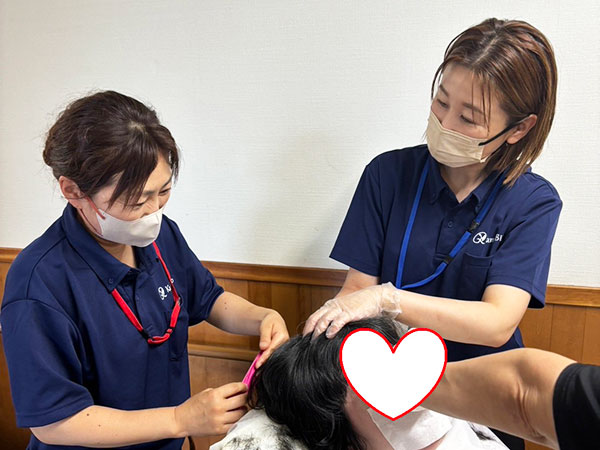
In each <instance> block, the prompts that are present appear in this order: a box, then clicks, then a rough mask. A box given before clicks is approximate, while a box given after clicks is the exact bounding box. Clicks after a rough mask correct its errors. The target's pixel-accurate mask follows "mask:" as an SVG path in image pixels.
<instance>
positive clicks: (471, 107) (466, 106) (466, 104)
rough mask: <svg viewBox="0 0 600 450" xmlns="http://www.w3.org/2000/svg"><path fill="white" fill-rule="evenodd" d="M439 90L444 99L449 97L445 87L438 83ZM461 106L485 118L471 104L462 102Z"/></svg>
mask: <svg viewBox="0 0 600 450" xmlns="http://www.w3.org/2000/svg"><path fill="white" fill-rule="evenodd" d="M439 88H440V91H442V92H443V94H444V95H445V96H446V97H450V95H449V94H448V91H447V90H446V88H445V87H444V86H443V85H442V84H441V83H440V86H439ZM462 105H463V106H464V107H465V108H468V109H470V110H472V111H473V112H476V113H478V114H481V115H482V116H484V117H485V114H484V113H483V111H482V110H481V109H479V108H478V107H477V106H475V105H473V104H472V103H467V102H463V104H462Z"/></svg>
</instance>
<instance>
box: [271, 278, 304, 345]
mask: <svg viewBox="0 0 600 450" xmlns="http://www.w3.org/2000/svg"><path fill="white" fill-rule="evenodd" d="M299 289H300V288H299V286H298V285H296V284H289V283H273V284H272V285H271V293H272V296H271V308H273V309H274V310H276V311H277V312H279V313H280V314H281V316H282V317H283V318H284V320H285V323H286V325H287V327H288V333H289V334H290V336H294V335H296V334H297V333H298V331H297V329H296V328H297V326H298V322H299V321H300V311H299V304H298V298H299Z"/></svg>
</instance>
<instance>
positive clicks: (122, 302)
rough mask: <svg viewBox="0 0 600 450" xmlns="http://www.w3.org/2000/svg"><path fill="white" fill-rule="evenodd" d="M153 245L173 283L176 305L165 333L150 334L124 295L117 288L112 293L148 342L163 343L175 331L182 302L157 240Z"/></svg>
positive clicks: (172, 288)
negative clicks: (160, 334) (159, 334)
mask: <svg viewBox="0 0 600 450" xmlns="http://www.w3.org/2000/svg"><path fill="white" fill-rule="evenodd" d="M152 246H153V247H154V251H155V252H156V256H158V259H159V260H160V262H161V264H162V266H163V269H164V271H165V274H166V275H167V278H168V279H169V284H170V285H171V290H172V292H173V302H174V306H173V311H171V318H170V320H169V327H168V328H167V330H166V331H165V333H164V334H163V335H162V336H150V334H149V333H148V332H147V331H146V330H145V328H144V327H143V326H142V324H141V322H140V321H139V319H138V318H137V317H136V316H135V314H134V313H133V311H132V310H131V308H130V307H129V305H128V304H127V303H126V302H125V300H123V297H122V296H121V294H119V292H118V291H117V288H115V289H113V290H112V292H111V294H112V296H113V298H114V299H115V301H116V302H117V304H118V305H119V307H120V308H121V310H122V311H123V312H124V313H125V315H126V316H127V318H128V319H129V321H130V322H131V323H132V324H133V326H134V327H135V329H136V330H138V331H139V332H140V333H141V334H142V336H144V338H145V339H146V341H147V342H148V344H162V343H163V342H165V341H166V340H167V339H169V338H170V337H171V333H173V330H174V329H175V326H176V325H177V319H178V318H179V311H180V310H181V302H180V301H179V298H180V297H179V294H177V289H175V285H174V284H173V279H172V278H171V274H170V273H169V269H167V265H166V264H165V261H164V259H163V258H162V255H161V254H160V250H159V249H158V245H156V242H153V243H152Z"/></svg>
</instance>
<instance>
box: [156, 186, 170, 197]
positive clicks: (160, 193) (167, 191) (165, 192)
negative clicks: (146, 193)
mask: <svg viewBox="0 0 600 450" xmlns="http://www.w3.org/2000/svg"><path fill="white" fill-rule="evenodd" d="M169 192H171V188H167V189H165V190H162V191H160V192H159V193H158V195H162V196H165V195H167V194H168V193H169Z"/></svg>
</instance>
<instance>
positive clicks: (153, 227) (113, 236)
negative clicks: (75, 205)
mask: <svg viewBox="0 0 600 450" xmlns="http://www.w3.org/2000/svg"><path fill="white" fill-rule="evenodd" d="M90 203H91V199H90ZM94 209H95V208H94ZM164 209H165V207H164V206H163V207H162V208H160V209H159V210H157V211H156V212H153V213H152V214H148V215H147V216H144V217H140V218H139V219H136V220H121V219H117V218H116V217H113V216H111V215H110V214H108V213H107V212H106V211H103V210H101V209H98V210H97V211H95V212H96V218H97V219H98V224H99V225H100V229H101V230H102V233H101V234H100V233H96V234H97V235H98V236H100V237H101V238H102V239H106V240H107V241H111V242H117V243H119V244H125V245H134V246H136V247H146V246H147V245H150V244H152V242H154V241H155V240H156V238H157V237H158V233H160V225H161V223H162V214H163V210H164Z"/></svg>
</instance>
